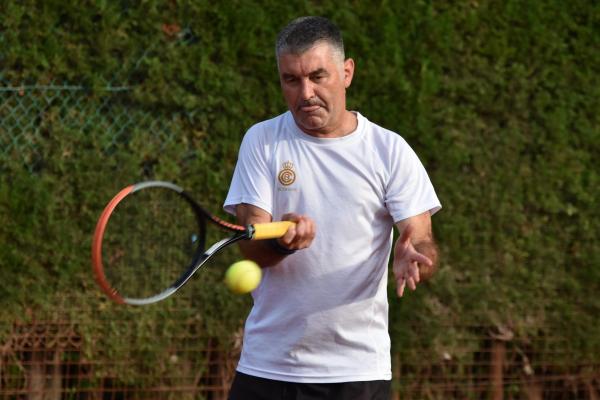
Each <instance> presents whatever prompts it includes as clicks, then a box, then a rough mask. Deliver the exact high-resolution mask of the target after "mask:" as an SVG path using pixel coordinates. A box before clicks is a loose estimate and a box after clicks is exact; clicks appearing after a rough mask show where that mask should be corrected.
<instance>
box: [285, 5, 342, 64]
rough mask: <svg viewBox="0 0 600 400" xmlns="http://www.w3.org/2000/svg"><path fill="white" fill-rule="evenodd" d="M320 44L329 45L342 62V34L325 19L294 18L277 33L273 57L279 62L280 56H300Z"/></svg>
mask: <svg viewBox="0 0 600 400" xmlns="http://www.w3.org/2000/svg"><path fill="white" fill-rule="evenodd" d="M320 42H324V43H327V44H329V45H330V46H331V47H332V48H333V50H334V52H335V53H337V55H338V56H339V58H340V60H341V61H342V62H343V61H344V57H345V56H344V41H343V40H342V33H341V32H340V30H339V29H338V27H337V26H336V25H335V24H334V23H333V22H331V21H330V20H328V19H327V18H324V17H314V16H309V17H300V18H296V19H295V20H293V21H292V22H290V23H289V24H288V25H287V26H286V27H285V28H283V29H282V30H281V32H279V34H278V35H277V42H276V44H275V56H276V57H277V61H278V62H279V57H280V56H281V55H282V54H286V53H287V54H302V53H304V52H305V51H307V50H309V49H311V48H312V47H314V46H315V45H316V44H318V43H320Z"/></svg>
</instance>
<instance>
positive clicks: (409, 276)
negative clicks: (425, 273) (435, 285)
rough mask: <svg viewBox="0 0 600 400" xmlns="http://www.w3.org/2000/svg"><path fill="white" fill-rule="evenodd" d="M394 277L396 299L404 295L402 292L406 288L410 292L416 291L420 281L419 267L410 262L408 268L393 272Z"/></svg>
mask: <svg viewBox="0 0 600 400" xmlns="http://www.w3.org/2000/svg"><path fill="white" fill-rule="evenodd" d="M394 274H395V277H396V293H397V294H398V297H402V296H403V295H404V290H405V289H406V287H407V286H408V288H409V289H410V290H416V289H417V283H419V281H420V280H421V277H420V274H419V267H418V265H417V263H416V262H411V263H410V264H409V265H408V267H405V268H404V269H401V270H400V271H396V269H395V270H394Z"/></svg>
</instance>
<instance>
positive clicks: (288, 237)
mask: <svg viewBox="0 0 600 400" xmlns="http://www.w3.org/2000/svg"><path fill="white" fill-rule="evenodd" d="M282 220H283V221H292V222H295V223H296V225H295V226H292V227H290V228H289V229H288V230H287V232H286V233H285V235H283V237H281V238H280V239H279V242H280V243H281V244H282V245H283V246H285V247H287V248H289V249H293V250H299V249H304V248H307V247H309V246H310V245H311V243H312V241H313V239H314V238H315V235H316V225H315V222H314V221H313V220H312V219H311V218H309V217H307V216H305V215H298V214H293V213H290V214H285V215H283V217H282Z"/></svg>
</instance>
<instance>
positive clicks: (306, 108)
mask: <svg viewBox="0 0 600 400" xmlns="http://www.w3.org/2000/svg"><path fill="white" fill-rule="evenodd" d="M319 108H321V106H319V105H306V106H301V107H300V110H301V111H303V112H305V113H311V112H315V111H317V110H318V109H319Z"/></svg>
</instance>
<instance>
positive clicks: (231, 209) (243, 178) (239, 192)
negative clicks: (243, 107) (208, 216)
mask: <svg viewBox="0 0 600 400" xmlns="http://www.w3.org/2000/svg"><path fill="white" fill-rule="evenodd" d="M264 133H265V132H264V130H262V129H260V128H258V127H256V126H254V127H252V128H250V130H248V132H247V133H246V135H245V136H244V139H243V140H242V144H241V146H240V150H239V153H238V160H237V164H236V166H235V170H234V172H233V178H232V180H231V185H230V186H229V192H228V194H227V197H226V199H225V203H224V204H223V208H224V210H225V211H226V212H228V213H230V214H233V215H235V207H236V206H237V205H238V204H241V203H246V204H251V205H253V206H256V207H260V208H262V209H263V210H265V211H267V212H268V213H269V214H272V213H273V211H272V210H273V178H272V173H271V171H270V169H269V154H270V151H269V146H268V145H267V144H266V143H265V140H264V139H265V138H264Z"/></svg>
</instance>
